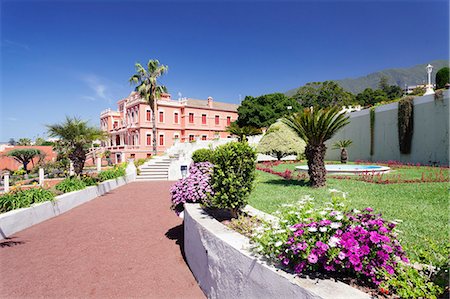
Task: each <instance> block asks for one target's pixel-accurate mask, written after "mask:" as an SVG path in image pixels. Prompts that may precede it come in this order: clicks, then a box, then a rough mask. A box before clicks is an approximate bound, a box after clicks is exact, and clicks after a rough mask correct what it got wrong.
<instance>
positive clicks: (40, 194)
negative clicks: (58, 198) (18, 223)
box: [0, 188, 55, 213]
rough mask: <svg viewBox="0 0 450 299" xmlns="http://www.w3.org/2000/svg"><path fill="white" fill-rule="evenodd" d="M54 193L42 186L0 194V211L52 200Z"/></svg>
mask: <svg viewBox="0 0 450 299" xmlns="http://www.w3.org/2000/svg"><path fill="white" fill-rule="evenodd" d="M54 197H55V195H54V194H53V193H52V192H51V191H49V190H46V189H43V188H34V189H28V190H18V191H12V192H8V193H6V194H4V195H2V196H0V213H4V212H8V211H11V210H14V209H20V208H26V207H29V206H30V205H32V204H34V203H38V202H44V201H48V200H53V198H54Z"/></svg>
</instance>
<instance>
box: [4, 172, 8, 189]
mask: <svg viewBox="0 0 450 299" xmlns="http://www.w3.org/2000/svg"><path fill="white" fill-rule="evenodd" d="M3 185H4V187H5V189H4V190H5V193H6V192H9V171H6V172H5V173H4V177H3Z"/></svg>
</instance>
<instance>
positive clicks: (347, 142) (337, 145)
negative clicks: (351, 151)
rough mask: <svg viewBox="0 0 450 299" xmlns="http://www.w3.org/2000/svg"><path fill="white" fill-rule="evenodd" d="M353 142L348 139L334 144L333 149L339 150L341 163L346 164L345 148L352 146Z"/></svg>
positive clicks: (346, 154)
mask: <svg viewBox="0 0 450 299" xmlns="http://www.w3.org/2000/svg"><path fill="white" fill-rule="evenodd" d="M352 143H353V141H351V140H350V139H344V140H339V141H338V142H335V143H334V144H333V149H340V150H341V163H344V164H345V163H347V160H348V153H347V150H346V148H347V147H349V146H350V145H352Z"/></svg>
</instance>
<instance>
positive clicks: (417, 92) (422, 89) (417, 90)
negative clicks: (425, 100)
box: [410, 86, 426, 96]
mask: <svg viewBox="0 0 450 299" xmlns="http://www.w3.org/2000/svg"><path fill="white" fill-rule="evenodd" d="M425 91H426V89H425V87H424V86H417V87H416V88H414V89H413V91H412V92H411V93H410V95H412V96H423V95H424V93H425Z"/></svg>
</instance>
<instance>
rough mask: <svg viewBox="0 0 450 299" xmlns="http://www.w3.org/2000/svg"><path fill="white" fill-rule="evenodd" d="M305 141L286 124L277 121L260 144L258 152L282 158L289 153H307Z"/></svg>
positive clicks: (278, 158)
mask: <svg viewBox="0 0 450 299" xmlns="http://www.w3.org/2000/svg"><path fill="white" fill-rule="evenodd" d="M305 146H306V144H305V142H304V141H303V140H301V139H300V138H298V136H297V134H295V133H294V131H292V130H291V129H290V128H289V127H288V126H287V125H286V124H284V123H282V122H276V123H274V124H273V125H271V126H270V127H269V129H268V130H267V132H266V134H265V135H264V136H263V138H262V139H261V141H260V142H259V144H258V152H259V153H261V154H265V155H270V156H272V157H274V158H276V159H277V160H281V159H282V158H284V157H287V156H289V155H301V154H303V153H305Z"/></svg>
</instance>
